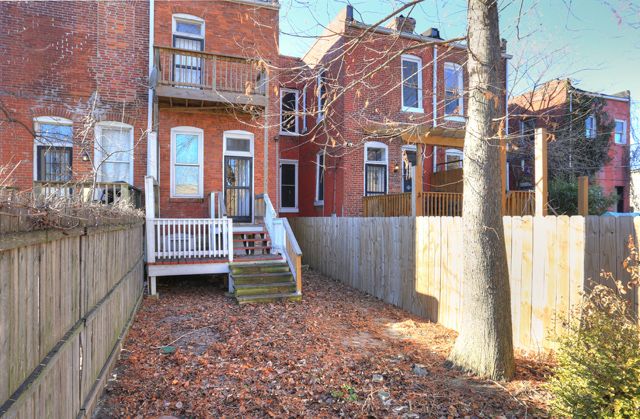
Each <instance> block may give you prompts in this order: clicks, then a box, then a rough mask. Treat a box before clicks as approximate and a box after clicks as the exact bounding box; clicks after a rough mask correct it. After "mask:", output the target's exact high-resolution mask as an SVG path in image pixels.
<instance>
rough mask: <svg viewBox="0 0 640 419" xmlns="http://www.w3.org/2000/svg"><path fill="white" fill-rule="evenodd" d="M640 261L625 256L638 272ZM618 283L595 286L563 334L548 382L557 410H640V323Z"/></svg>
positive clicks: (620, 414) (613, 414)
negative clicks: (633, 314) (551, 375)
mask: <svg viewBox="0 0 640 419" xmlns="http://www.w3.org/2000/svg"><path fill="white" fill-rule="evenodd" d="M631 246H633V243H632V242H630V248H631ZM633 249H635V246H633ZM634 254H635V255H636V256H637V252H635V253H633V254H632V257H633V255H634ZM637 266H638V264H637V260H636V261H635V262H633V261H632V262H629V260H627V261H625V267H627V269H628V270H629V271H630V272H631V269H635V270H636V273H637ZM633 276H634V275H633V272H632V278H633ZM604 277H607V278H610V279H611V278H612V277H611V275H604ZM616 285H617V287H613V288H611V287H607V286H604V285H597V286H595V287H594V289H593V290H592V291H591V293H590V294H589V295H588V296H586V297H585V298H584V301H583V304H582V306H581V308H580V312H577V315H576V316H574V319H575V320H574V321H572V322H571V323H570V324H569V325H568V328H567V331H566V332H565V333H564V334H563V335H562V336H561V337H560V338H559V342H558V343H559V347H558V350H557V354H556V355H557V365H556V367H555V371H554V373H555V374H554V376H553V377H552V378H551V380H550V381H549V384H548V386H549V389H550V391H551V393H552V394H553V395H554V400H553V402H552V410H553V413H554V414H555V415H558V416H572V417H598V418H599V417H607V418H624V417H638V416H639V415H640V334H639V333H640V329H639V327H638V323H637V321H636V319H635V318H634V316H632V314H631V312H630V309H629V304H628V303H627V302H626V301H625V300H624V298H623V295H622V294H624V293H625V292H626V290H625V287H622V286H621V285H620V284H619V283H618V284H616Z"/></svg>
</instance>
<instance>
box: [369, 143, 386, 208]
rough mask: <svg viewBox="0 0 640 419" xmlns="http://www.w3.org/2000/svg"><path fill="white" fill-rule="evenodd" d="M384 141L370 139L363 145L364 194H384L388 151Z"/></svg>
mask: <svg viewBox="0 0 640 419" xmlns="http://www.w3.org/2000/svg"><path fill="white" fill-rule="evenodd" d="M388 151H389V150H388V147H387V145H386V144H384V143H380V142H377V141H370V142H368V143H366V144H365V146H364V194H365V196H369V195H385V194H386V193H387V183H388V174H389V170H388V165H389V152H388Z"/></svg>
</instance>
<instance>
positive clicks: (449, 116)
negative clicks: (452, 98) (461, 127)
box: [442, 61, 465, 122]
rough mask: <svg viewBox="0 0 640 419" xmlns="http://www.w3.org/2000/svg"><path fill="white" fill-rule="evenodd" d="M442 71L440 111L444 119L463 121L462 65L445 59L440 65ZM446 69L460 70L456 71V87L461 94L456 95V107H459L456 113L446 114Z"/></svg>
mask: <svg viewBox="0 0 640 419" xmlns="http://www.w3.org/2000/svg"><path fill="white" fill-rule="evenodd" d="M442 69H443V70H442V71H443V77H442V79H443V80H442V81H443V83H442V86H443V88H444V106H443V109H442V113H443V114H444V119H445V120H446V121H458V122H464V121H465V117H464V113H465V112H464V111H465V109H464V67H463V66H462V65H461V64H458V63H454V62H451V61H447V62H445V63H444V66H443V67H442ZM447 69H453V70H456V71H457V70H458V69H459V70H460V71H458V88H460V90H461V92H462V93H461V94H460V96H459V97H458V109H460V113H458V114H447V78H446V74H447Z"/></svg>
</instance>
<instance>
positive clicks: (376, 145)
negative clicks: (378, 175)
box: [362, 141, 389, 196]
mask: <svg viewBox="0 0 640 419" xmlns="http://www.w3.org/2000/svg"><path fill="white" fill-rule="evenodd" d="M369 148H383V149H384V161H382V160H371V161H369V159H368V158H367V154H368V153H367V151H368V149H369ZM367 164H374V165H378V166H382V165H384V166H385V168H386V169H385V175H386V180H385V191H384V193H385V194H388V193H389V146H388V145H386V144H385V143H381V142H380V141H367V142H366V143H365V144H364V167H363V168H364V170H363V171H362V177H363V182H362V195H363V196H367Z"/></svg>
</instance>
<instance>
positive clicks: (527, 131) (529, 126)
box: [520, 118, 536, 145]
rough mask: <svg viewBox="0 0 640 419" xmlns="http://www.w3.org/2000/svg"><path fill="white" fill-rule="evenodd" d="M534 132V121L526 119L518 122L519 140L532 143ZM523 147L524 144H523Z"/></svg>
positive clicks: (533, 119)
mask: <svg viewBox="0 0 640 419" xmlns="http://www.w3.org/2000/svg"><path fill="white" fill-rule="evenodd" d="M535 131H536V119H535V118H527V119H525V120H524V121H520V139H521V141H523V142H528V141H533V140H534V138H535ZM523 145H524V144H523Z"/></svg>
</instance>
